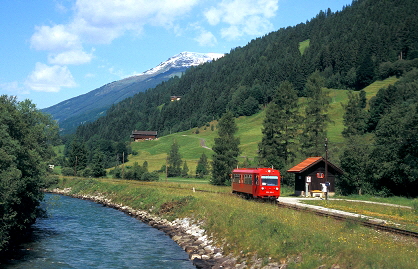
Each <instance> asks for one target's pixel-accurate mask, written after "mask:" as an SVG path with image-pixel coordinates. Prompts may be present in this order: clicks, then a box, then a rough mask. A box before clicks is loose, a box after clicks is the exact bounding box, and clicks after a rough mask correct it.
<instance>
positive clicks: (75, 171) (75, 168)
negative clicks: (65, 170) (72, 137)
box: [74, 155, 77, 177]
mask: <svg viewBox="0 0 418 269" xmlns="http://www.w3.org/2000/svg"><path fill="white" fill-rule="evenodd" d="M74 176H75V177H76V176H77V155H76V156H75V164H74Z"/></svg>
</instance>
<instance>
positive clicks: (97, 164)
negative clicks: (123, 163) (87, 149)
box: [91, 151, 106, 177]
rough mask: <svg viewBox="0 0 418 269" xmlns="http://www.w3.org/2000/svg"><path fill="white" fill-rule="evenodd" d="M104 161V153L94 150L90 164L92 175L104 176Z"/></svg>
mask: <svg viewBox="0 0 418 269" xmlns="http://www.w3.org/2000/svg"><path fill="white" fill-rule="evenodd" d="M105 163H106V156H105V155H104V153H103V152H101V151H96V152H95V154H94V156H93V161H92V164H91V174H92V176H93V177H104V176H106V170H105Z"/></svg>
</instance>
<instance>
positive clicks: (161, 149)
mask: <svg viewBox="0 0 418 269" xmlns="http://www.w3.org/2000/svg"><path fill="white" fill-rule="evenodd" d="M396 81H397V78H396V77H391V78H388V79H386V80H383V81H376V82H374V83H373V84H371V85H369V86H368V87H366V88H365V91H366V96H367V99H370V98H371V97H373V96H375V95H376V93H377V91H378V90H379V89H380V88H383V87H387V86H388V85H390V84H394V83H395V82H396ZM330 97H331V108H330V110H329V115H330V118H331V120H332V123H331V124H329V127H328V138H329V141H330V144H334V145H340V144H342V143H343V142H344V139H343V137H342V135H341V132H342V130H343V129H344V125H343V118H342V117H343V114H344V109H343V107H342V105H341V104H344V103H346V102H347V91H346V90H330ZM301 102H303V100H302V99H301ZM264 116H265V112H264V110H262V111H261V112H259V113H257V114H255V115H252V116H249V117H239V118H238V119H236V123H237V126H238V132H237V136H238V137H240V140H241V145H240V148H241V151H242V153H241V158H240V161H243V160H244V158H245V157H248V158H250V159H252V158H254V157H256V156H257V149H258V143H259V142H260V141H261V128H262V124H263V120H264ZM216 124H217V122H216V121H213V122H211V123H209V124H207V126H203V127H200V128H199V132H198V134H196V128H195V129H192V130H188V131H184V132H180V133H175V134H170V135H167V136H164V137H161V138H159V139H158V140H155V141H143V142H132V144H131V145H132V149H133V150H135V151H137V152H138V153H139V154H138V155H136V156H130V157H129V162H128V163H127V164H126V165H132V164H133V163H134V162H138V163H139V164H140V165H142V163H143V162H144V161H147V162H148V164H149V169H150V171H152V170H158V169H160V168H161V166H162V165H164V164H165V160H166V157H167V152H168V151H169V150H170V147H171V144H172V143H173V141H174V140H176V141H177V143H178V144H179V145H180V153H181V155H182V157H183V160H186V161H187V165H188V167H189V170H190V173H194V171H195V169H196V165H197V162H198V160H199V158H200V156H201V154H202V153H205V154H206V155H207V156H208V157H210V156H211V155H212V151H211V150H210V149H206V148H203V147H202V142H201V141H204V145H206V146H207V147H209V148H211V147H212V146H213V143H214V138H215V137H217V135H218V134H217V130H216ZM212 129H213V130H212Z"/></svg>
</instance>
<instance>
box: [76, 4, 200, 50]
mask: <svg viewBox="0 0 418 269" xmlns="http://www.w3.org/2000/svg"><path fill="white" fill-rule="evenodd" d="M197 3H198V0H181V1H172V0H153V1H149V0H121V1H114V0H78V1H77V3H76V5H75V10H76V14H75V17H74V20H73V21H72V22H71V23H70V26H71V28H72V29H73V31H74V32H76V33H78V34H79V36H80V37H82V39H83V40H84V41H87V42H91V43H110V42H111V41H112V40H114V39H115V38H117V37H119V36H121V35H123V34H124V33H125V32H126V31H135V32H137V33H141V32H142V30H143V27H144V26H145V25H147V24H150V25H155V26H164V27H168V28H172V27H173V25H174V22H175V21H176V20H177V19H178V18H182V16H184V15H185V14H187V13H188V12H189V11H190V10H191V9H192V7H193V6H195V5H196V4H197ZM92 37H93V38H92Z"/></svg>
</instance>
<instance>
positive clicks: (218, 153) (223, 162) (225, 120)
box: [210, 112, 240, 185]
mask: <svg viewBox="0 0 418 269" xmlns="http://www.w3.org/2000/svg"><path fill="white" fill-rule="evenodd" d="M237 130H238V128H237V125H236V123H235V119H234V116H233V115H232V113H231V112H226V113H225V114H224V115H223V116H222V118H221V119H220V120H219V123H218V135H219V137H218V138H215V145H214V146H213V148H212V149H213V152H214V154H213V162H212V178H211V181H210V182H211V184H213V185H226V184H228V183H229V182H230V178H229V175H230V173H231V171H232V170H233V169H234V168H235V167H236V165H237V164H238V160H237V158H238V155H239V153H240V150H239V144H240V140H239V138H237V137H235V133H236V132H237Z"/></svg>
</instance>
